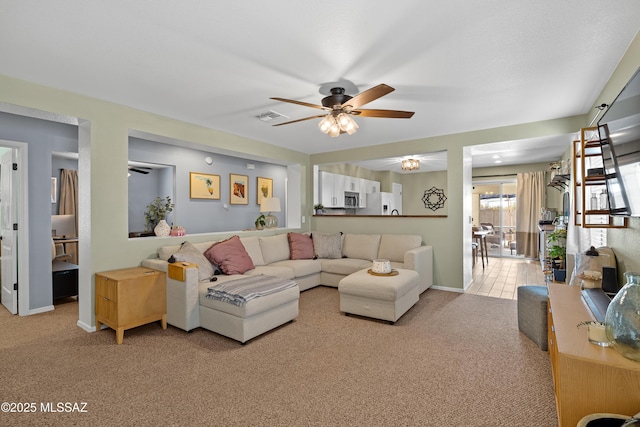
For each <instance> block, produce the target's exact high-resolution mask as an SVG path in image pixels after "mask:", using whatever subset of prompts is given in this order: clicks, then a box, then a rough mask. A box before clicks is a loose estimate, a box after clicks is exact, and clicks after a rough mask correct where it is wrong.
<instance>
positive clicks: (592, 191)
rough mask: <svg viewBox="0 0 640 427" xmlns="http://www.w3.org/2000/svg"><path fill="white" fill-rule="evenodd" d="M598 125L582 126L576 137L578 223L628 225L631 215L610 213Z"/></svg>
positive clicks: (575, 187) (582, 224) (575, 184)
mask: <svg viewBox="0 0 640 427" xmlns="http://www.w3.org/2000/svg"><path fill="white" fill-rule="evenodd" d="M606 143H607V142H606V141H600V136H599V134H598V128H597V127H589V128H582V129H580V139H578V140H575V141H573V176H574V177H575V179H574V185H573V196H574V199H573V200H574V203H573V206H574V207H573V209H574V212H573V213H574V225H577V226H580V227H583V228H626V227H627V218H622V217H615V216H611V215H610V211H609V209H608V204H609V200H608V198H607V181H606V177H605V176H604V175H603V174H597V173H595V174H594V173H592V174H589V172H593V171H597V172H601V171H603V167H604V166H603V165H604V162H603V158H602V144H606Z"/></svg>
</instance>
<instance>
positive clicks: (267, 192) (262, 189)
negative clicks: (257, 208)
mask: <svg viewBox="0 0 640 427" xmlns="http://www.w3.org/2000/svg"><path fill="white" fill-rule="evenodd" d="M256 192H257V194H258V196H257V197H256V203H257V204H258V205H259V204H260V203H262V198H263V197H273V179H271V178H263V177H261V176H259V177H258V184H257V185H256Z"/></svg>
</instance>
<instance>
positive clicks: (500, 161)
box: [493, 160, 502, 164]
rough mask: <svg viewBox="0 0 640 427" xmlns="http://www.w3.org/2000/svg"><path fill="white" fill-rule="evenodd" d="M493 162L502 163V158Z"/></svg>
mask: <svg viewBox="0 0 640 427" xmlns="http://www.w3.org/2000/svg"><path fill="white" fill-rule="evenodd" d="M493 163H496V164H499V163H502V160H496V161H495V162H493Z"/></svg>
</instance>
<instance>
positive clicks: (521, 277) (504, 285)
mask: <svg viewBox="0 0 640 427" xmlns="http://www.w3.org/2000/svg"><path fill="white" fill-rule="evenodd" d="M544 284H545V281H544V273H543V272H542V268H541V266H540V261H537V260H527V259H523V258H492V257H489V264H488V265H486V263H485V266H484V269H483V268H482V262H481V261H480V259H479V258H478V261H477V262H476V265H475V267H473V282H472V283H471V286H470V287H469V288H468V289H467V291H466V292H467V293H470V294H476V295H485V296H490V297H495V298H505V299H518V298H517V292H516V289H517V287H518V286H521V285H544Z"/></svg>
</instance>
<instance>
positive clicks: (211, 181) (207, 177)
mask: <svg viewBox="0 0 640 427" xmlns="http://www.w3.org/2000/svg"><path fill="white" fill-rule="evenodd" d="M189 197H191V198H192V199H206V200H220V175H212V174H209V173H200V172H189Z"/></svg>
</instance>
